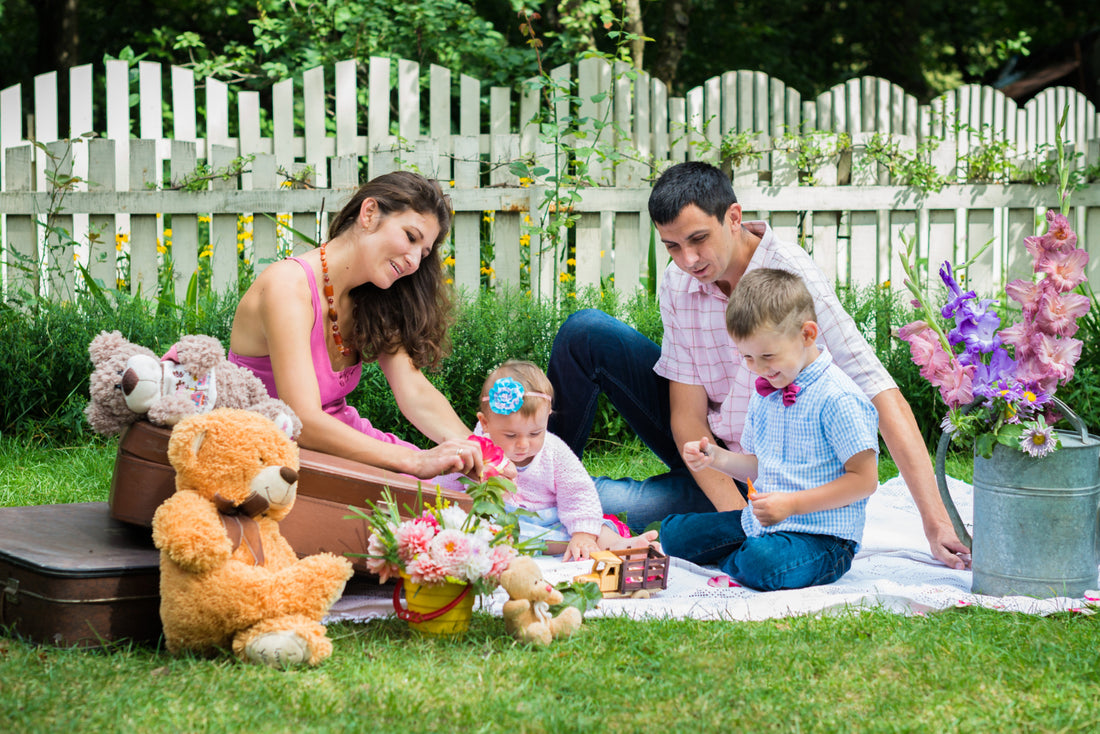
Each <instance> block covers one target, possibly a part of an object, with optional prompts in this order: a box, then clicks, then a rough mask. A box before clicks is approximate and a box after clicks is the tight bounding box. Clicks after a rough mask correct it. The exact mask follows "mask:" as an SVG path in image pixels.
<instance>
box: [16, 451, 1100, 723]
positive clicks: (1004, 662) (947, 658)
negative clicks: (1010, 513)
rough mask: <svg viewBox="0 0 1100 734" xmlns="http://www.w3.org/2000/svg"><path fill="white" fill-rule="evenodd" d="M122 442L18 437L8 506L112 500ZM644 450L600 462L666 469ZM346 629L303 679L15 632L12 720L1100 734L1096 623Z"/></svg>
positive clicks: (385, 623)
mask: <svg viewBox="0 0 1100 734" xmlns="http://www.w3.org/2000/svg"><path fill="white" fill-rule="evenodd" d="M114 446H115V444H114V443H112V442H107V443H101V444H96V445H94V446H82V447H75V448H70V447H52V446H48V445H37V446H25V445H23V444H22V442H20V441H19V440H16V439H14V438H12V437H3V438H0V502H2V503H3V504H4V505H20V504H38V503H43V502H76V501H94V500H105V499H106V495H107V490H106V487H107V484H108V483H109V480H110V472H111V465H112V462H113V452H114ZM639 454H643V455H644V452H641V451H639V450H637V448H636V447H631V446H628V447H623V449H621V450H620V451H617V452H615V453H612V454H603V455H600V456H592V457H586V458H587V461H586V463H587V464H588V467H589V469H590V470H591V471H593V472H597V473H608V474H620V475H626V474H632V475H635V476H644V474H645V473H646V472H652V471H657V470H659V468H660V465H659V463H656V462H655V460H653V459H651V458H648V457H644V456H639ZM887 476H889V474H887ZM330 635H331V636H332V637H333V639H334V643H335V652H334V654H333V657H332V658H331V659H330V660H328V661H326V662H325V663H324V664H323V665H322V666H320V667H319V668H316V669H309V670H296V671H289V672H278V671H273V670H268V669H262V668H257V667H252V666H246V665H242V664H239V663H237V662H236V661H235V660H233V659H232V658H229V657H228V656H221V657H216V658H214V659H202V658H198V657H193V656H182V657H178V658H177V657H172V656H170V655H168V654H167V653H165V652H164V651H163V650H161V649H158V648H156V647H143V646H135V645H129V644H117V645H115V646H113V647H111V648H108V649H104V650H63V649H57V648H52V647H39V646H34V645H30V644H27V643H24V642H22V641H19V640H15V639H9V638H0V730H2V731H4V732H54V731H59V732H60V731H93V732H100V731H124V732H152V731H157V732H160V731H165V732H178V731H187V732H192V731H194V732H206V731H212V732H223V731H250V732H301V731H310V732H313V731H317V732H329V731H331V732H352V731H370V732H405V731H413V730H416V731H439V732H466V731H502V732H507V731H520V732H558V731H565V732H573V731H578V732H588V731H601V730H605V731H612V732H620V731H629V732H637V731H643V730H650V729H658V730H662V731H671V732H681V731H683V732H711V731H713V732H727V731H745V730H759V731H804V730H812V731H840V732H846V731H875V732H879V731H881V732H910V731H911V732H924V731H947V732H955V731H957V732H971V731H983V730H984V731H1043V732H1045V731H1082V732H1084V731H1094V730H1095V729H1096V726H1097V725H1096V720H1097V717H1098V715H1100V705H1098V703H1097V701H1098V699H1100V656H1098V655H1097V654H1096V649H1097V645H1098V643H1100V623H1098V622H1097V618H1096V617H1089V616H1084V615H1056V616H1053V617H1049V618H1042V617H1035V616H1027V615H1019V614H1008V613H999V612H992V611H986V610H982V609H976V608H967V609H959V610H949V611H945V612H940V613H936V614H931V615H928V616H925V617H902V616H898V615H895V614H891V613H888V612H884V611H871V612H856V613H852V614H842V615H836V616H825V617H820V618H814V617H798V618H789V619H779V620H768V621H762V622H700V621H695V620H655V621H646V622H635V621H630V620H619V619H592V620H588V621H586V622H585V624H584V626H583V627H582V628H581V630H580V632H579V633H578V634H577V635H576V636H575V637H573V638H571V639H568V640H559V641H557V642H555V643H554V644H553V645H552V646H551V647H549V648H547V649H529V648H525V647H520V646H518V645H516V644H514V643H513V642H512V641H511V639H510V638H509V637H507V636H506V635H505V634H504V631H503V625H502V622H501V620H500V619H498V618H493V617H489V616H487V615H484V614H480V613H478V614H475V615H474V620H473V624H472V627H471V630H470V633H469V634H468V635H467V636H465V637H463V638H461V639H458V640H436V639H424V638H420V637H418V636H415V635H414V634H413V633H411V632H410V631H409V630H408V628H407V627H406V626H405V625H404V623H402V622H399V621H397V620H395V619H392V618H391V619H386V620H376V621H373V622H370V623H367V624H350V623H340V624H336V625H333V626H332V627H331V628H330Z"/></svg>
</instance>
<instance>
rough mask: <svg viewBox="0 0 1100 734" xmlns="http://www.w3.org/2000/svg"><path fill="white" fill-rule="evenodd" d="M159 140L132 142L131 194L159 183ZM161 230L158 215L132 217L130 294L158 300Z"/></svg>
mask: <svg viewBox="0 0 1100 734" xmlns="http://www.w3.org/2000/svg"><path fill="white" fill-rule="evenodd" d="M156 172H157V147H156V141H155V140H145V139H142V138H138V139H134V140H131V141H130V191H147V190H148V189H149V188H150V187H155V186H156V184H157V175H156ZM159 235H160V227H158V226H157V216H156V215H155V214H131V215H130V293H131V294H133V295H138V294H141V296H142V297H143V298H149V299H155V298H156V297H157V291H158V290H159V288H160V283H159V280H158V277H157V276H158V273H157V241H158V237H159Z"/></svg>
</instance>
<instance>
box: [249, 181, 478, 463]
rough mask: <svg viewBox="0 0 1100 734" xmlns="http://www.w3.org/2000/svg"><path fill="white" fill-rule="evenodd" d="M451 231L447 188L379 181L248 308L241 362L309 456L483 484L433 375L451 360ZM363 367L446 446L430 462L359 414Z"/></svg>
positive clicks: (264, 276)
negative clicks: (355, 397)
mask: <svg viewBox="0 0 1100 734" xmlns="http://www.w3.org/2000/svg"><path fill="white" fill-rule="evenodd" d="M450 223H451V212H450V204H449V202H448V201H447V199H446V197H445V196H444V195H443V192H442V191H441V190H440V188H439V186H438V185H437V184H436V183H434V182H432V181H429V180H428V179H426V178H424V177H423V176H420V175H417V174H414V173H409V172H396V173H389V174H386V175H384V176H379V177H377V178H375V179H373V180H372V181H370V182H368V183H366V184H364V185H363V186H362V187H361V188H360V189H359V191H358V192H356V194H355V195H354V196H353V197H352V199H351V201H350V202H348V204H347V205H346V206H345V207H344V208H343V210H342V211H341V212H340V213H339V214H338V215H336V217H335V218H334V219H333V220H332V222H331V224H330V226H329V238H328V241H327V242H325V243H323V244H322V245H321V246H320V247H318V248H317V249H315V250H311V251H310V252H307V253H305V254H304V255H302V256H301V257H291V258H287V259H286V260H283V261H281V262H278V263H275V264H273V265H271V266H270V267H268V268H267V269H266V270H264V272H263V273H261V274H260V276H259V277H257V278H256V280H255V282H253V283H252V285H251V286H250V287H249V289H248V291H247V292H246V293H245V294H244V296H243V297H242V298H241V302H240V304H239V305H238V306H237V313H236V315H235V317H234V319H233V330H232V333H231V335H230V341H229V347H230V350H229V359H230V361H232V362H234V363H235V364H239V365H242V366H244V367H248V368H249V369H250V370H252V371H253V372H254V373H255V374H256V375H257V376H258V377H259V378H260V379H261V380H263V381H264V384H266V385H267V389H268V392H270V393H271V394H272V395H274V396H277V397H279V398H280V399H282V400H283V401H285V402H286V403H287V404H289V405H290V407H291V408H293V409H294V411H295V413H297V414H298V417H299V418H300V419H301V421H302V433H301V436H299V439H298V442H299V444H300V445H301V446H303V447H305V448H310V449H314V450H317V451H321V452H324V453H328V454H334V455H337V456H343V457H346V458H348V459H353V460H355V461H361V462H364V463H367V464H371V465H373V466H379V467H383V468H385V469H390V470H392V471H396V472H402V473H405V474H411V475H412V476H414V477H419V478H421V479H430V478H433V477H436V476H439V475H441V474H447V473H450V472H461V473H463V474H467V475H469V476H471V477H479V476H480V474H481V469H482V462H481V450H480V448H479V446H478V444H476V443H474V442H472V441H468V440H467V437H468V436H469V435H470V433H471V432H470V430H469V429H468V428H467V427H466V426H465V425H464V424H463V423H462V421H461V420H460V419H459V418H458V415H457V414H456V413H455V411H454V409H453V408H452V407H451V405H450V403H448V402H447V399H446V398H445V397H444V396H443V394H442V393H440V392H439V391H438V390H437V389H436V388H435V387H434V386H433V385H432V384H431V383H430V382H429V381H428V379H427V378H426V377H425V376H424V374H423V373H422V372H421V369H423V368H424V367H427V366H429V365H433V364H435V363H437V362H438V361H439V360H440V358H441V357H442V355H443V351H444V341H445V336H446V330H447V326H448V324H449V315H450V309H451V303H450V299H449V297H448V294H447V292H446V289H445V286H444V281H443V273H442V269H441V267H440V260H439V252H438V246H439V243H440V242H442V241H443V240H444V238H446V236H447V231H448V229H449V228H450ZM360 355H362V359H361V358H360ZM363 360H366V361H371V360H378V364H379V366H380V367H381V368H382V372H383V374H384V375H385V376H386V380H387V382H388V383H389V385H390V389H392V390H393V394H394V397H395V398H396V399H397V405H398V407H399V408H400V410H401V412H402V414H403V415H404V416H405V417H406V418H408V420H409V422H410V423H412V424H413V425H414V426H416V427H417V428H418V429H419V430H420V431H422V432H423V433H424V435H426V436H428V437H429V438H430V439H432V440H433V441H435V442H437V444H438V445H437V446H435V447H433V448H431V449H428V450H425V451H421V450H419V449H418V448H417V447H416V446H413V445H412V444H410V443H408V442H406V441H402V440H401V439H399V438H397V437H396V436H393V435H392V434H389V433H384V432H382V431H379V430H378V429H376V428H374V427H373V426H371V424H370V422H369V421H367V420H365V419H363V418H360V417H359V414H358V413H357V412H356V411H355V409H354V408H352V407H350V406H349V405H348V404H347V401H346V397H347V395H348V393H350V392H351V391H352V390H353V389H354V388H355V386H356V385H357V384H358V383H359V378H360V375H361V373H362V367H363Z"/></svg>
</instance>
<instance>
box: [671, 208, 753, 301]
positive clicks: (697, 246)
mask: <svg viewBox="0 0 1100 734" xmlns="http://www.w3.org/2000/svg"><path fill="white" fill-rule="evenodd" d="M733 217H736V219H737V221H736V223H731V218H733ZM734 224H736V226H737V227H740V226H741V207H740V205H739V204H734V205H732V206H731V207H730V209H729V211H727V212H726V215H725V216H724V217H723V219H722V220H721V221H719V220H718V219H717V218H716V217H715V216H714V215H712V214H707V213H706V212H704V211H703V210H702V209H700V208H699V207H698V206H696V205H695V204H688V205H687V206H685V207H684V208H683V209H682V210H681V211H680V214H679V215H678V216H677V217H676V218H675V219H673V220H672V221H671V222H668V223H667V224H658V225H657V233H658V234H659V235H660V237H661V242H663V243H664V244H665V248H666V249H667V250H668V254H669V257H671V258H672V261H673V262H674V263H676V267H678V268H680V270H683V271H684V272H685V273H687V274H688V275H690V276H691V277H693V278H695V279H696V280H698V281H699V282H701V283H713V282H714V281H716V280H718V279H719V278H722V277H723V276H724V275H726V271H727V270H728V269H729V265H730V260H731V258H732V256H733V248H734V238H733V228H734Z"/></svg>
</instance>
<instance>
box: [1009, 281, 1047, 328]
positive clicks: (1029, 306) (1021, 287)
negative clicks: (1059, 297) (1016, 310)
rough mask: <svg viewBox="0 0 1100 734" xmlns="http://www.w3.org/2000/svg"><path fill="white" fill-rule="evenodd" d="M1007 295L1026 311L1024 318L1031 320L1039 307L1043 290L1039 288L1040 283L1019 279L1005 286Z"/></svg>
mask: <svg viewBox="0 0 1100 734" xmlns="http://www.w3.org/2000/svg"><path fill="white" fill-rule="evenodd" d="M1005 294H1006V295H1007V296H1008V297H1009V298H1011V299H1012V300H1013V301H1016V302H1017V303H1019V304H1020V306H1021V307H1022V308H1023V310H1024V318H1031V315H1032V314H1034V313H1035V309H1037V308H1038V307H1039V297H1040V296H1041V295H1042V290H1041V289H1040V288H1039V284H1038V283H1032V282H1031V281H1030V280H1021V279H1019V278H1017V279H1016V280H1014V281H1012V282H1011V283H1009V284H1008V285H1007V286H1005Z"/></svg>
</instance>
